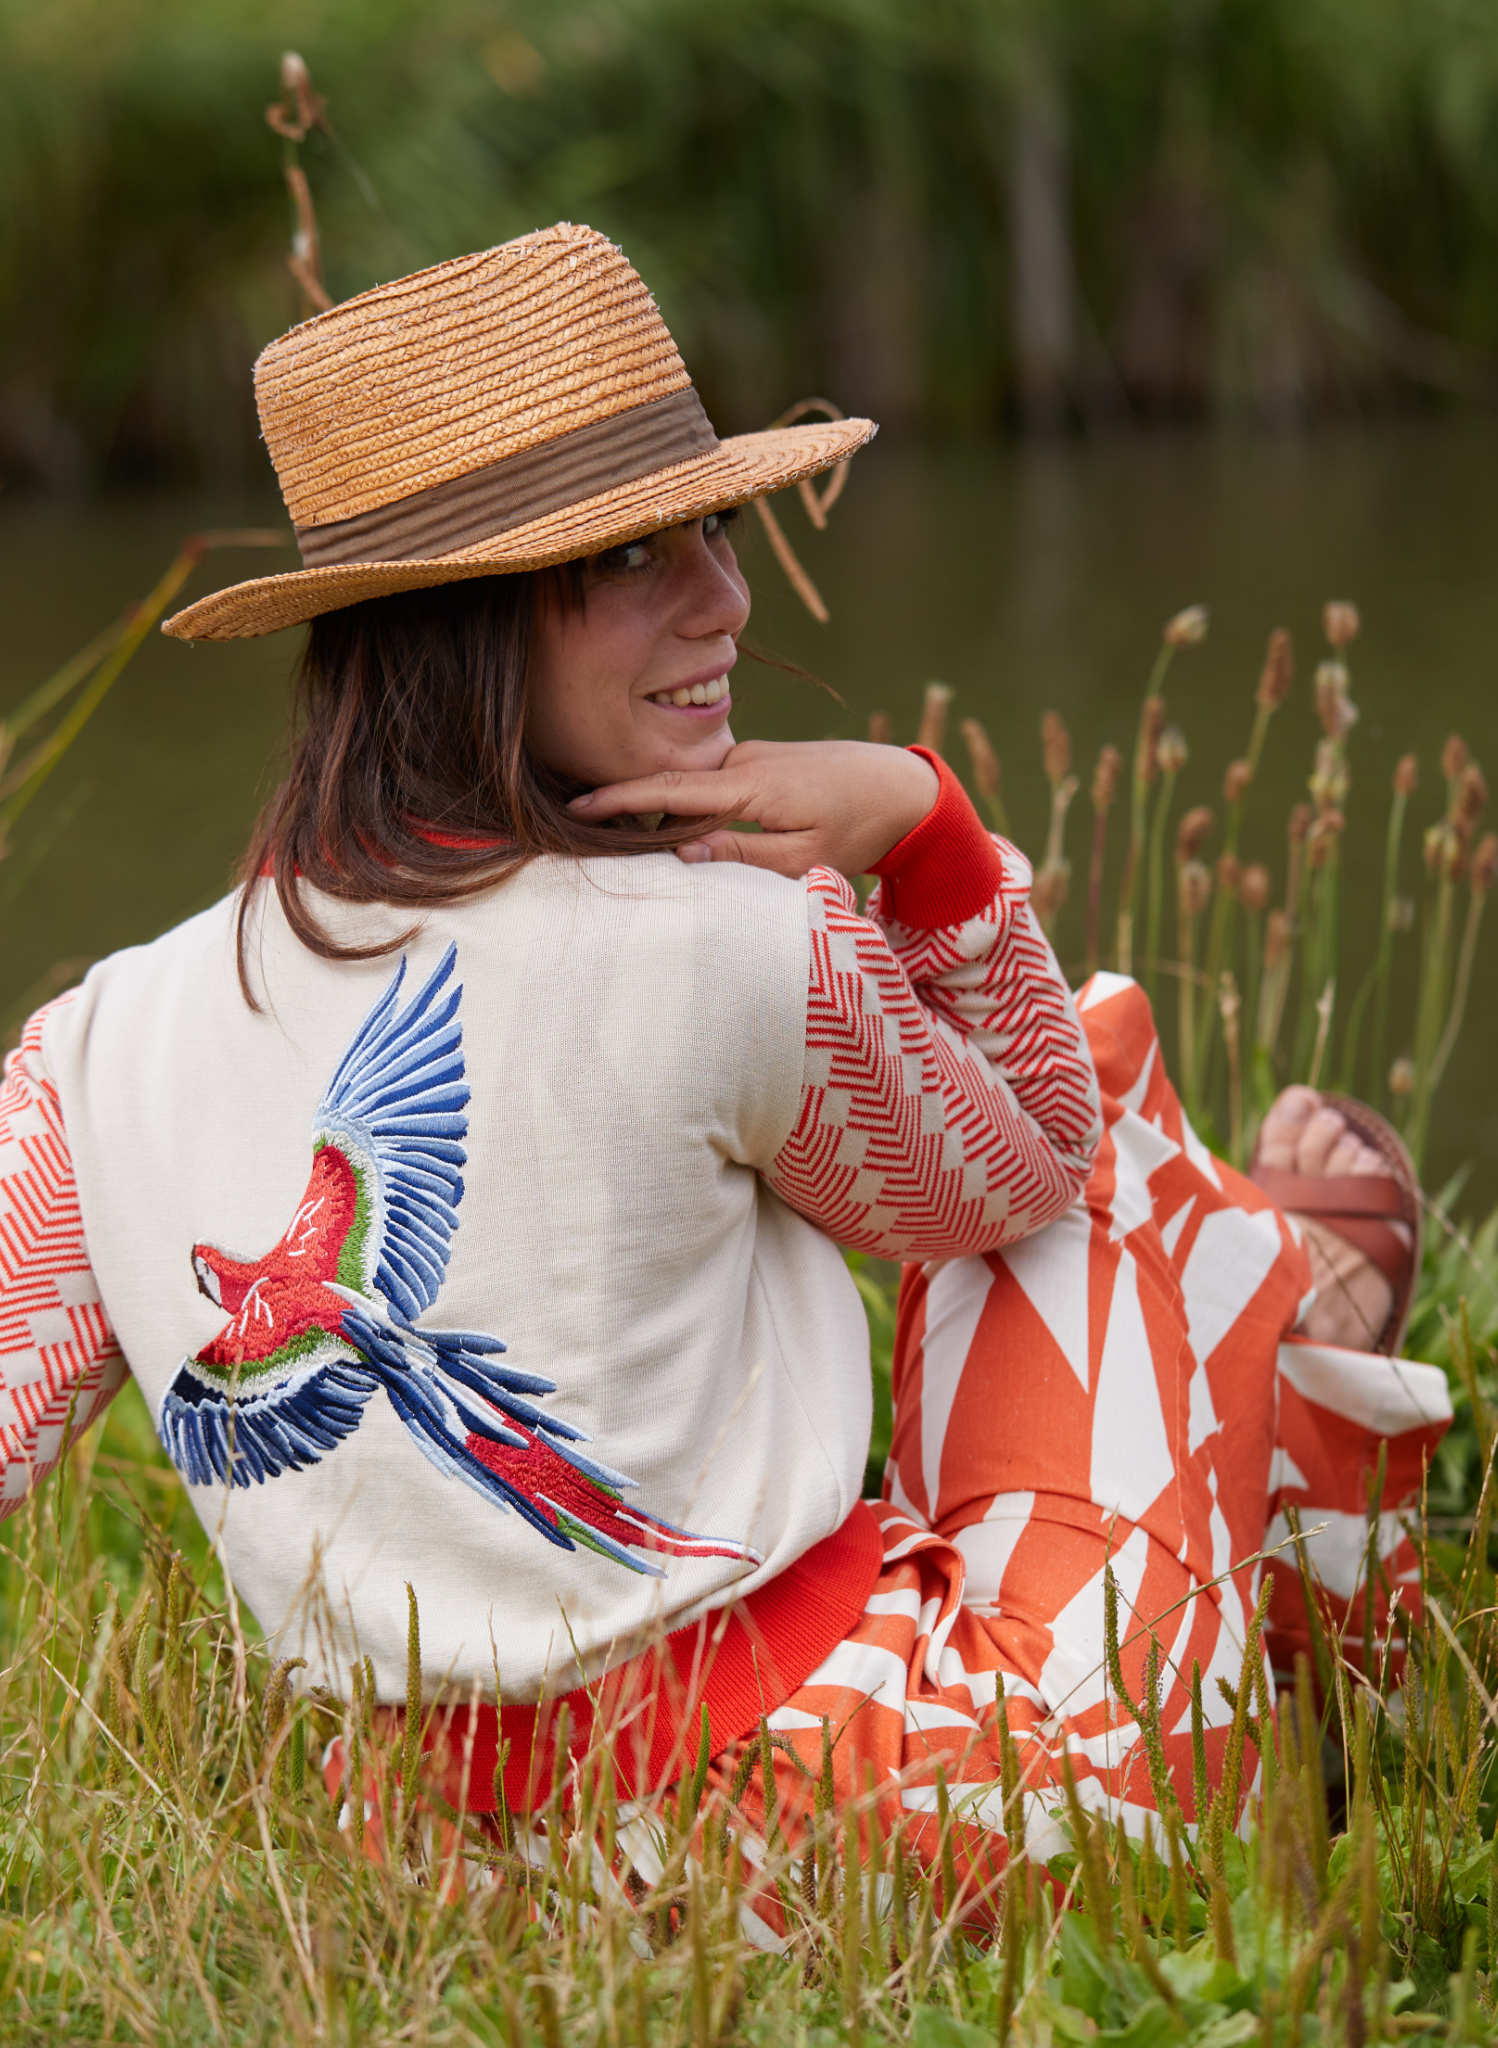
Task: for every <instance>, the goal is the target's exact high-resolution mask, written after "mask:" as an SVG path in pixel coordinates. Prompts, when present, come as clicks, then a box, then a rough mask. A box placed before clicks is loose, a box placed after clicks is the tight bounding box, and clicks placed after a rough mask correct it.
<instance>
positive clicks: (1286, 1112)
mask: <svg viewBox="0 0 1498 2048" xmlns="http://www.w3.org/2000/svg"><path fill="white" fill-rule="evenodd" d="M1320 1107H1321V1097H1320V1096H1319V1095H1318V1094H1317V1093H1316V1090H1315V1089H1314V1088H1307V1087H1305V1086H1304V1085H1303V1084H1301V1083H1297V1084H1296V1085H1295V1086H1294V1087H1292V1088H1286V1089H1285V1090H1284V1092H1283V1093H1282V1094H1281V1095H1279V1096H1277V1097H1276V1098H1275V1101H1274V1103H1273V1105H1272V1106H1271V1108H1270V1110H1269V1113H1268V1115H1267V1116H1266V1117H1265V1118H1264V1122H1263V1124H1262V1126H1261V1128H1260V1131H1259V1158H1260V1160H1261V1161H1262V1162H1263V1164H1264V1165H1265V1166H1275V1167H1280V1168H1282V1169H1284V1170H1285V1171H1287V1172H1288V1171H1290V1170H1292V1169H1293V1168H1294V1166H1295V1164H1296V1147H1297V1145H1298V1143H1299V1140H1300V1135H1301V1132H1302V1131H1303V1130H1304V1129H1305V1127H1306V1124H1307V1123H1308V1122H1309V1121H1310V1119H1311V1117H1312V1116H1314V1115H1315V1113H1316V1111H1317V1110H1318V1109H1319V1108H1320Z"/></svg>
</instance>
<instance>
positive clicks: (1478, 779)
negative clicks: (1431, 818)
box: [1456, 761, 1488, 837]
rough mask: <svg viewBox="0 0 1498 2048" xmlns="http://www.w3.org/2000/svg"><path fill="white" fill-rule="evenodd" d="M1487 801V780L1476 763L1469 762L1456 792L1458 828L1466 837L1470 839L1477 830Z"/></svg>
mask: <svg viewBox="0 0 1498 2048" xmlns="http://www.w3.org/2000/svg"><path fill="white" fill-rule="evenodd" d="M1487 801H1488V785H1487V778H1486V777H1485V776H1484V774H1483V772H1482V770H1481V769H1480V768H1479V767H1478V765H1477V763H1476V762H1475V761H1469V762H1468V763H1467V765H1466V767H1465V768H1464V769H1463V770H1462V775H1461V781H1460V782H1459V783H1458V784H1457V791H1456V827H1457V830H1458V831H1459V832H1460V833H1461V834H1462V835H1463V836H1464V837H1470V836H1471V834H1472V833H1473V832H1474V831H1475V830H1476V827H1477V821H1478V819H1479V818H1480V817H1481V816H1482V814H1483V811H1484V809H1485V808H1486V805H1487Z"/></svg>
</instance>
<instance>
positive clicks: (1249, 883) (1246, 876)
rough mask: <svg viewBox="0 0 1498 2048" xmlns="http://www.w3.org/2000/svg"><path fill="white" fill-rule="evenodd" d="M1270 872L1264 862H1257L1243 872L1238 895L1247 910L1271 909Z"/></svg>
mask: <svg viewBox="0 0 1498 2048" xmlns="http://www.w3.org/2000/svg"><path fill="white" fill-rule="evenodd" d="M1269 889H1270V882H1269V870H1268V868H1266V867H1265V866H1264V864H1263V862H1262V861H1257V860H1256V861H1255V862H1254V863H1253V864H1252V866H1251V867H1246V868H1245V869H1244V870H1243V877H1242V880H1241V881H1240V882H1239V884H1238V894H1239V896H1240V897H1241V898H1242V901H1243V907H1244V909H1245V910H1266V909H1267V908H1268V907H1269Z"/></svg>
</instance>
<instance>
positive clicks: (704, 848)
mask: <svg viewBox="0 0 1498 2048" xmlns="http://www.w3.org/2000/svg"><path fill="white" fill-rule="evenodd" d="M712 857H713V850H712V848H711V847H710V846H709V845H708V843H707V841H706V840H705V839H689V840H687V842H686V844H685V845H684V846H678V847H677V849H676V858H677V859H678V860H692V861H697V860H711V859H712Z"/></svg>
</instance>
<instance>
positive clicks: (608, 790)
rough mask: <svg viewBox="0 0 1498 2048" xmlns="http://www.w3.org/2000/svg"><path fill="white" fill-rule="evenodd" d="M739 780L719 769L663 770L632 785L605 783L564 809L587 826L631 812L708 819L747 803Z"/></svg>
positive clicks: (642, 777) (745, 794)
mask: <svg viewBox="0 0 1498 2048" xmlns="http://www.w3.org/2000/svg"><path fill="white" fill-rule="evenodd" d="M748 795H749V792H748V789H747V787H746V786H745V784H744V782H743V780H742V778H740V777H736V776H733V775H732V774H730V773H727V772H725V771H724V770H723V769H721V768H716V769H695V770H687V769H681V768H663V769H662V770H661V771H660V772H659V773H658V774H656V775H637V776H636V777H635V778H634V780H633V781H631V782H606V783H604V784H603V785H602V787H601V788H598V789H590V790H588V791H586V792H585V794H584V795H582V796H575V797H573V799H572V801H571V802H570V803H569V804H568V806H567V808H568V810H569V811H571V812H572V814H573V816H574V817H578V818H585V819H587V820H588V822H589V823H593V822H595V821H599V822H601V821H602V820H603V819H605V818H619V817H625V816H628V815H629V814H630V813H631V812H641V811H668V812H670V814H671V815H672V816H673V817H677V818H699V817H703V818H710V817H714V816H716V815H717V814H718V813H719V812H722V811H738V810H740V809H742V807H743V806H744V804H745V803H746V802H747V801H748Z"/></svg>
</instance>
